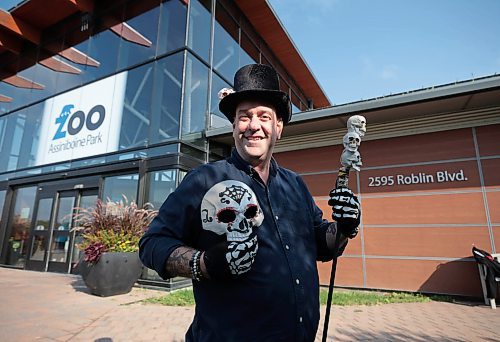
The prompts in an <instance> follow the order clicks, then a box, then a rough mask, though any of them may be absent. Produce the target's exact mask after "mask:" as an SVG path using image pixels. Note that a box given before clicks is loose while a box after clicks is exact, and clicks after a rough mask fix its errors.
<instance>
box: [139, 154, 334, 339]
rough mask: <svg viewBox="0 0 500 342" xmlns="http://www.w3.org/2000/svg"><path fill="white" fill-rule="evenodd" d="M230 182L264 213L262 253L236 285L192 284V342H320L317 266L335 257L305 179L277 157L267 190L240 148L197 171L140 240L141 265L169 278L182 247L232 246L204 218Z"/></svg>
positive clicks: (260, 231) (260, 235)
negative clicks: (213, 191)
mask: <svg viewBox="0 0 500 342" xmlns="http://www.w3.org/2000/svg"><path fill="white" fill-rule="evenodd" d="M224 180H236V181H240V182H243V183H245V184H246V185H248V186H249V187H250V188H251V189H252V190H253V192H254V193H255V195H256V197H257V199H258V202H259V205H260V207H261V209H262V211H263V214H264V220H263V222H262V224H261V225H260V226H259V227H258V228H256V230H257V237H258V244H259V248H258V252H257V255H256V257H255V261H254V263H253V265H252V268H251V269H250V271H248V272H247V273H244V274H242V275H240V276H238V277H237V279H232V280H225V281H222V280H220V281H219V280H213V279H208V280H207V279H203V280H201V281H193V291H194V295H195V299H196V312H195V317H194V320H193V323H192V325H191V327H190V328H189V331H188V332H187V334H186V339H187V340H188V341H190V340H193V341H313V340H314V338H315V335H316V331H317V328H318V321H319V280H318V272H317V267H316V261H317V260H323V261H325V260H330V259H332V257H333V254H332V253H331V252H330V251H329V250H328V248H327V245H326V240H325V232H326V229H327V228H328V226H329V223H328V222H327V221H326V220H323V219H322V216H323V214H322V212H321V210H320V209H319V208H318V207H317V206H316V204H315V203H314V200H313V198H312V196H311V194H310V193H309V191H308V190H307V187H306V185H305V184H304V182H303V181H302V179H301V178H300V177H299V176H298V175H297V174H296V173H294V172H292V171H290V170H287V169H285V168H282V167H279V166H278V165H277V163H276V161H275V160H274V159H273V160H272V162H271V169H270V175H269V179H268V183H267V185H266V184H264V183H263V182H262V180H261V178H260V177H259V175H258V173H257V172H256V171H255V170H253V169H252V168H251V166H250V165H249V164H247V163H246V162H245V161H244V160H243V159H242V158H241V157H240V156H239V155H238V153H237V152H236V150H234V151H233V153H232V155H231V157H229V158H228V159H227V160H222V161H217V162H214V163H210V164H205V165H202V166H200V167H198V168H197V169H194V170H192V171H190V172H189V173H188V174H187V175H186V177H185V179H184V180H183V181H182V183H181V184H180V185H179V187H178V188H177V189H176V191H175V192H174V193H172V194H171V195H170V196H169V197H168V198H167V200H166V201H165V203H164V204H163V205H162V207H161V208H160V210H159V214H158V216H157V217H156V218H155V219H154V220H153V222H152V223H151V225H150V227H149V230H148V231H147V233H146V234H145V235H144V236H143V238H142V239H141V241H140V257H141V260H142V262H143V263H144V265H146V266H147V267H149V268H152V269H154V270H156V271H157V272H158V274H159V275H160V276H161V277H163V278H169V277H171V276H172V275H170V274H168V273H167V272H166V270H165V263H166V260H167V259H168V257H169V256H170V254H171V253H172V252H173V251H174V250H175V249H176V248H177V247H180V246H190V247H193V248H196V249H199V250H207V249H209V248H210V247H211V246H213V245H214V244H216V243H218V242H220V241H222V240H225V236H224V235H222V236H221V235H217V234H215V233H213V232H211V231H208V230H205V229H203V226H202V222H201V213H200V206H201V202H202V199H203V197H204V195H205V193H206V192H207V191H208V190H209V189H210V188H211V187H212V186H213V185H214V184H217V183H219V182H221V181H224ZM325 191H326V189H325ZM165 319H168V317H166V318H165Z"/></svg>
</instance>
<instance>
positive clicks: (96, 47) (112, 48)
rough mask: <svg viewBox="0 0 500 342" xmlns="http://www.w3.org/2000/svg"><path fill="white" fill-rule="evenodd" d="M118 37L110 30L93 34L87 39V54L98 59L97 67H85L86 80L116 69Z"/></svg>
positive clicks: (107, 73)
mask: <svg viewBox="0 0 500 342" xmlns="http://www.w3.org/2000/svg"><path fill="white" fill-rule="evenodd" d="M119 46H120V37H118V35H116V34H115V33H113V32H111V31H110V30H105V31H102V32H99V33H97V34H95V35H93V36H92V37H91V38H90V40H89V56H91V57H92V58H94V59H95V60H97V61H99V63H100V65H99V67H98V68H92V67H89V68H87V75H86V77H87V81H92V80H95V79H97V78H100V77H102V76H105V75H110V74H112V73H113V72H115V71H116V69H117V64H118V50H119Z"/></svg>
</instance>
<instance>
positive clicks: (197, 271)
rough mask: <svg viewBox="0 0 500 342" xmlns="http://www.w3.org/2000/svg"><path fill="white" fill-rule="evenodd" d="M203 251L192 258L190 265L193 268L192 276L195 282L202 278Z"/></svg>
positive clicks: (197, 252)
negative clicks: (201, 261) (201, 260)
mask: <svg viewBox="0 0 500 342" xmlns="http://www.w3.org/2000/svg"><path fill="white" fill-rule="evenodd" d="M200 259H201V251H196V252H195V253H194V254H193V257H192V258H191V262H190V263H189V264H190V265H189V266H191V275H192V277H193V279H194V280H196V281H200V280H201V278H202V274H201V267H200Z"/></svg>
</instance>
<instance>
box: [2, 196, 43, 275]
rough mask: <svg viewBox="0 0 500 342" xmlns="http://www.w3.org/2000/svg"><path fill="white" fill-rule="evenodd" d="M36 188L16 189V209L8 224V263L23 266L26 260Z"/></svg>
mask: <svg viewBox="0 0 500 342" xmlns="http://www.w3.org/2000/svg"><path fill="white" fill-rule="evenodd" d="M36 190H37V188H36V187H28V188H19V189H16V190H15V193H14V198H15V202H14V210H13V212H12V213H11V215H10V220H9V223H8V225H7V232H8V236H9V240H8V244H7V250H6V251H5V253H6V263H7V265H13V266H16V267H23V266H24V263H25V261H26V255H27V252H28V239H29V235H30V224H31V219H32V215H33V207H34V205H35V196H36V192H37V191H36Z"/></svg>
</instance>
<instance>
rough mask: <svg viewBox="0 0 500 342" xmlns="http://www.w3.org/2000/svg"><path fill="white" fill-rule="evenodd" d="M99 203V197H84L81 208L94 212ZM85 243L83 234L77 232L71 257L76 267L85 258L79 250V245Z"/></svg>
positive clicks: (81, 200)
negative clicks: (93, 209)
mask: <svg viewBox="0 0 500 342" xmlns="http://www.w3.org/2000/svg"><path fill="white" fill-rule="evenodd" d="M96 202H97V195H82V197H80V205H79V208H83V209H88V210H92V208H94V206H95V204H96ZM82 242H83V237H82V236H81V232H76V234H75V238H74V240H73V253H72V256H71V260H72V264H73V265H75V264H76V263H77V262H78V260H80V258H81V257H82V256H83V251H82V250H80V249H79V248H78V245H79V244H80V243H82Z"/></svg>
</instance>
